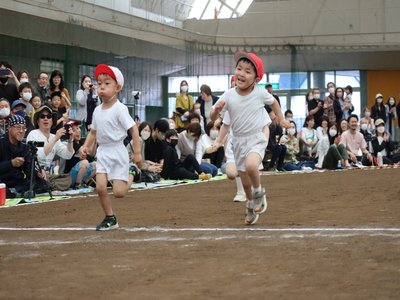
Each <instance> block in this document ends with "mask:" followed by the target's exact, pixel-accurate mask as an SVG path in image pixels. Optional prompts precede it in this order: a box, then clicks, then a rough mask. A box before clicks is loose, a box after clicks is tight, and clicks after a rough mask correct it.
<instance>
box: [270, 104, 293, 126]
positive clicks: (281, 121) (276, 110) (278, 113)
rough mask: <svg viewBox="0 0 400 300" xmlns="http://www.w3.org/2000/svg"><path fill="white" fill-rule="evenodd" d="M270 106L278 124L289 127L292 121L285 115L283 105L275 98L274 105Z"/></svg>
mask: <svg viewBox="0 0 400 300" xmlns="http://www.w3.org/2000/svg"><path fill="white" fill-rule="evenodd" d="M270 107H271V108H272V110H273V111H274V113H275V116H276V118H277V122H278V124H279V125H281V126H282V127H283V128H289V125H290V122H289V121H287V120H286V119H285V118H284V117H283V114H282V111H281V107H280V105H279V103H278V101H276V99H274V102H273V103H272V105H270Z"/></svg>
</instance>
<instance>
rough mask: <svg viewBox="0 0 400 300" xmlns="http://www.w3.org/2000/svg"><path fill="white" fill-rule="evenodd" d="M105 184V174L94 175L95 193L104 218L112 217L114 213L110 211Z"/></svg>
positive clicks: (109, 201) (106, 181)
mask: <svg viewBox="0 0 400 300" xmlns="http://www.w3.org/2000/svg"><path fill="white" fill-rule="evenodd" d="M107 183H108V180H107V174H104V173H98V174H97V175H96V191H97V194H98V195H99V200H100V204H101V207H102V208H103V211H104V213H105V214H106V216H112V215H114V211H113V209H112V205H111V200H110V197H108V194H107Z"/></svg>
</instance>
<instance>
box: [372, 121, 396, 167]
mask: <svg viewBox="0 0 400 300" xmlns="http://www.w3.org/2000/svg"><path fill="white" fill-rule="evenodd" d="M375 127H376V136H375V137H374V138H373V139H372V141H371V144H372V148H373V153H374V157H378V153H380V155H382V159H383V164H385V165H391V164H393V163H398V162H399V161H400V154H399V153H397V154H394V155H392V151H393V150H394V148H395V147H394V144H393V142H392V141H391V140H390V133H388V132H387V129H386V127H385V122H384V121H383V120H382V119H378V120H376V121H375Z"/></svg>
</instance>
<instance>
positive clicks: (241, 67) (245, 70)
mask: <svg viewBox="0 0 400 300" xmlns="http://www.w3.org/2000/svg"><path fill="white" fill-rule="evenodd" d="M256 76H257V75H256V72H255V70H254V66H253V64H252V63H250V62H246V61H244V60H240V61H239V62H238V64H237V66H236V69H235V78H236V86H237V88H239V89H241V90H245V89H248V88H249V87H250V86H252V85H253V84H255V83H256Z"/></svg>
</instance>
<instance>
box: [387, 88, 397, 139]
mask: <svg viewBox="0 0 400 300" xmlns="http://www.w3.org/2000/svg"><path fill="white" fill-rule="evenodd" d="M386 107H387V111H388V121H387V125H388V132H389V133H390V140H391V141H394V140H395V138H396V130H395V128H396V125H395V123H394V119H396V118H398V116H397V113H396V98H395V97H393V96H390V97H389V98H388V101H387V104H386Z"/></svg>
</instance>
